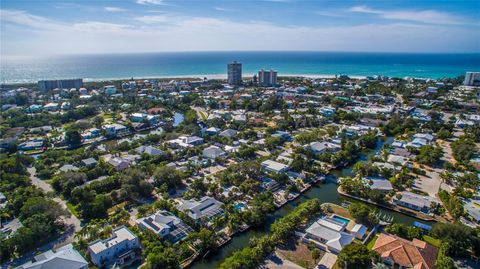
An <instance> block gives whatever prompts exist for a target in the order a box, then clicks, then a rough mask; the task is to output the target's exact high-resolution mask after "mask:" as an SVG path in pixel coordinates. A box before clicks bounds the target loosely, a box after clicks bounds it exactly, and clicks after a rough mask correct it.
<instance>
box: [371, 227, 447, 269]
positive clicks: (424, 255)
mask: <svg viewBox="0 0 480 269" xmlns="http://www.w3.org/2000/svg"><path fill="white" fill-rule="evenodd" d="M372 250H373V251H375V252H377V253H378V254H379V255H380V257H381V259H382V261H383V262H384V263H385V264H387V265H389V266H391V267H392V268H419V269H434V268H435V261H436V259H437V254H438V249H437V248H436V247H434V246H432V245H430V244H428V243H426V242H424V241H421V240H418V239H416V238H414V239H413V241H409V240H406V239H403V238H400V237H398V236H395V235H391V234H385V233H381V234H379V236H378V238H377V240H376V241H375V244H374V245H373V248H372Z"/></svg>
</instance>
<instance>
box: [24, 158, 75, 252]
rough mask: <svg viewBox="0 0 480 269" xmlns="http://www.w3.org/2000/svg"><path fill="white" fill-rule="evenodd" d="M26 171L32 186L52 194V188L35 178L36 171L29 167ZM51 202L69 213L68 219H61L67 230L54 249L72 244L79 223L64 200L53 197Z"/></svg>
mask: <svg viewBox="0 0 480 269" xmlns="http://www.w3.org/2000/svg"><path fill="white" fill-rule="evenodd" d="M27 171H28V173H29V174H30V181H31V182H32V184H33V185H35V186H37V187H38V188H40V189H42V190H43V191H44V192H46V193H49V192H53V188H52V186H51V185H50V184H48V183H47V182H45V181H44V180H41V179H40V178H38V177H37V176H36V172H37V170H36V169H35V167H33V166H32V167H29V168H27ZM53 200H54V201H55V202H57V203H59V204H60V205H61V206H62V207H63V208H64V209H66V210H67V211H68V212H69V213H70V216H69V217H67V218H66V217H62V220H63V222H64V223H65V225H66V226H67V230H66V232H65V233H64V234H63V235H62V236H61V238H60V239H59V240H56V243H55V245H54V247H55V248H56V247H61V246H64V245H66V244H69V243H71V242H73V240H74V236H75V233H76V232H78V231H80V229H81V221H80V220H79V219H78V218H77V217H76V216H75V215H73V214H72V212H70V210H69V209H68V207H67V203H66V202H65V201H64V200H62V199H60V198H59V197H54V198H53Z"/></svg>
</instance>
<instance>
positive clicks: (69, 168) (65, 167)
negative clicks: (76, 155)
mask: <svg viewBox="0 0 480 269" xmlns="http://www.w3.org/2000/svg"><path fill="white" fill-rule="evenodd" d="M58 170H59V171H60V172H69V171H78V167H76V166H75V165H71V164H64V165H62V167H60V168H59V169H58Z"/></svg>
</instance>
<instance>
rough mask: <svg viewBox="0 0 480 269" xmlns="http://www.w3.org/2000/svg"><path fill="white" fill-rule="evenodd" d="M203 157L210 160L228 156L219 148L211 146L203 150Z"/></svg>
mask: <svg viewBox="0 0 480 269" xmlns="http://www.w3.org/2000/svg"><path fill="white" fill-rule="evenodd" d="M202 156H203V157H204V158H208V159H215V158H222V157H225V156H226V153H225V151H223V150H222V149H221V148H219V147H217V146H210V147H208V148H205V149H203V151H202Z"/></svg>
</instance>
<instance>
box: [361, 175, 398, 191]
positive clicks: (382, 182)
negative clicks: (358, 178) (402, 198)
mask: <svg viewBox="0 0 480 269" xmlns="http://www.w3.org/2000/svg"><path fill="white" fill-rule="evenodd" d="M363 181H364V182H365V183H366V184H367V185H368V187H369V188H370V189H371V190H379V191H385V192H389V191H391V190H393V187H392V183H391V182H390V181H389V180H387V179H385V178H383V177H365V178H363Z"/></svg>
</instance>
